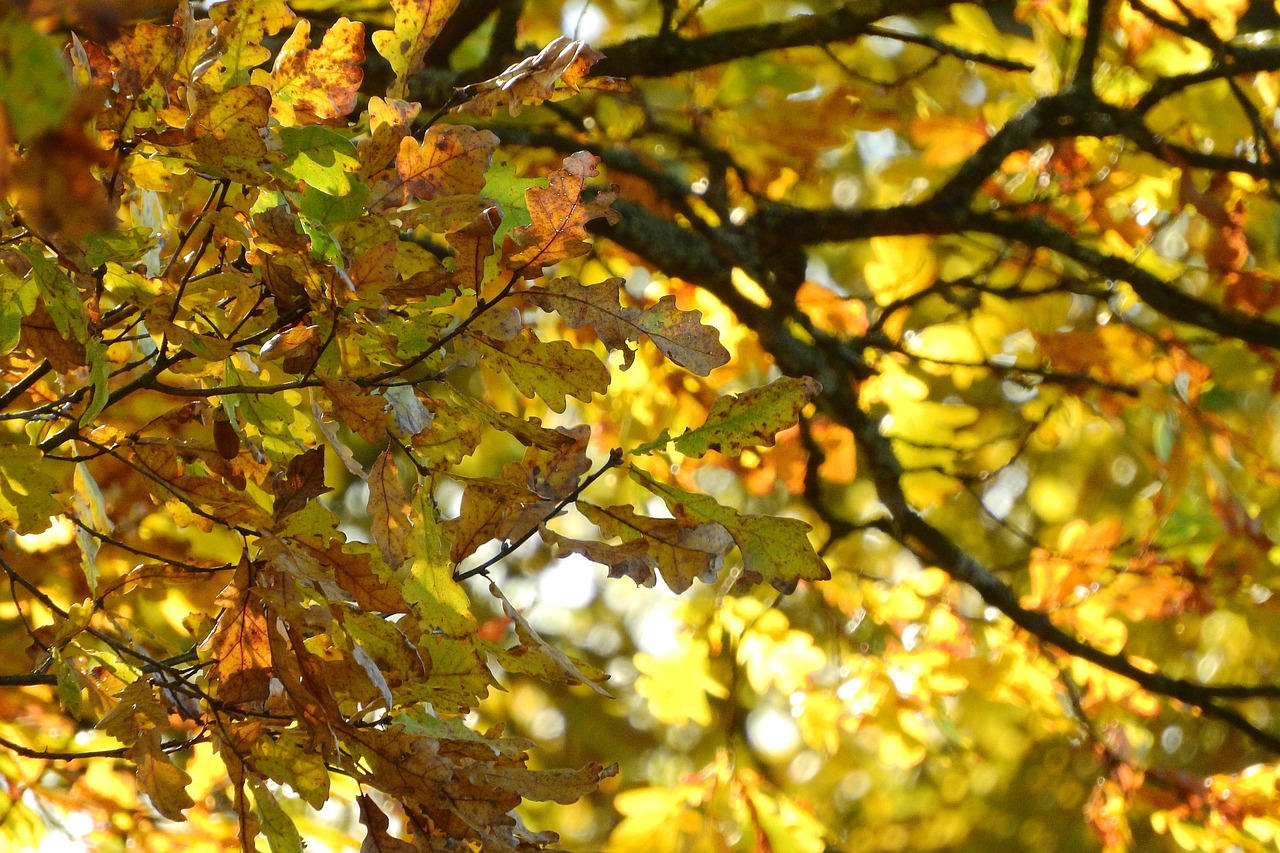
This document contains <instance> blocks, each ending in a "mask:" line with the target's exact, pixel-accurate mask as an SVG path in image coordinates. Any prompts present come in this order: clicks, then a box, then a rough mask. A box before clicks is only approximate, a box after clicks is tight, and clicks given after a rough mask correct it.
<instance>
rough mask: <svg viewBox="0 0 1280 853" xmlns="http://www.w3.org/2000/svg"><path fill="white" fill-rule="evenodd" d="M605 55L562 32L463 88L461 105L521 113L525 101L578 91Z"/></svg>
mask: <svg viewBox="0 0 1280 853" xmlns="http://www.w3.org/2000/svg"><path fill="white" fill-rule="evenodd" d="M603 58H604V54H602V53H600V52H599V51H597V50H595V49H594V48H592V47H590V46H589V45H588V44H587V43H586V42H582V41H578V40H576V39H570V38H566V37H565V36H560V37H559V38H556V39H554V40H553V41H552V42H551V43H550V44H548V45H547V46H546V47H544V48H543V49H542V50H541V51H539V52H538V53H537V54H536V55H534V56H529V57H526V58H524V59H522V60H520V61H519V62H517V63H516V64H515V65H512V66H511V67H510V68H508V69H507V70H506V71H503V72H502V73H501V74H499V75H498V76H497V77H493V78H490V79H488V80H484V81H482V82H480V83H473V84H472V85H470V86H468V87H467V88H466V89H464V90H462V92H463V94H464V95H465V96H466V97H467V99H466V100H465V101H463V102H462V104H461V105H460V106H459V107H458V109H459V110H467V111H469V112H473V113H475V114H476V115H481V116H491V115H493V112H494V110H496V109H497V108H498V107H506V108H507V109H508V110H509V111H510V113H511V115H513V116H516V115H519V114H520V111H521V110H522V109H523V108H524V105H525V104H537V103H542V102H543V101H550V100H559V98H560V97H568V96H570V95H575V94H577V93H578V91H579V88H580V87H581V85H582V83H583V82H584V78H585V77H586V75H587V72H588V71H590V70H591V66H592V65H595V64H596V63H597V62H599V61H600V60H601V59H603Z"/></svg>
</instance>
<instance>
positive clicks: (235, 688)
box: [201, 558, 272, 706]
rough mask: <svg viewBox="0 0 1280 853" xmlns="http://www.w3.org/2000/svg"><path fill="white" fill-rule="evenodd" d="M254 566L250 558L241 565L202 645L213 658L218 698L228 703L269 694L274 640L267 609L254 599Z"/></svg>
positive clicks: (255, 698) (246, 700) (261, 698)
mask: <svg viewBox="0 0 1280 853" xmlns="http://www.w3.org/2000/svg"><path fill="white" fill-rule="evenodd" d="M253 590H254V568H253V566H252V564H251V563H250V562H249V561H248V559H247V558H246V559H242V560H241V562H240V566H239V567H238V568H237V569H236V573H235V575H234V576H233V577H232V579H231V582H230V583H229V584H227V586H226V588H225V589H223V590H222V592H221V593H219V595H218V599H217V603H218V604H220V605H221V606H222V607H223V608H224V609H223V611H222V615H221V616H219V617H218V623H217V626H216V627H215V628H214V630H213V633H211V634H210V635H209V636H208V638H206V639H205V641H204V643H202V644H201V648H202V649H204V650H206V651H207V656H208V658H209V659H211V660H213V661H214V665H213V669H212V670H211V673H210V675H211V680H213V681H215V682H216V683H217V693H216V695H217V698H218V701H219V702H222V703H224V704H225V705H228V706H236V705H242V704H245V703H249V702H260V701H262V700H264V699H266V698H267V696H268V695H269V694H270V682H271V677H272V665H271V643H270V639H269V637H268V632H269V631H270V630H271V629H270V626H269V625H268V624H267V617H266V612H265V610H264V609H263V605H262V602H260V601H258V600H257V599H255V597H254V595H253Z"/></svg>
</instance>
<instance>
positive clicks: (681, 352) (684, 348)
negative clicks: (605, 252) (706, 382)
mask: <svg viewBox="0 0 1280 853" xmlns="http://www.w3.org/2000/svg"><path fill="white" fill-rule="evenodd" d="M622 282H623V280H622V279H620V278H610V279H606V280H605V281H602V282H600V283H599V284H594V285H583V284H581V283H579V282H578V280H577V279H575V278H573V277H572V276H566V277H564V278H555V279H552V280H551V281H549V282H547V283H546V284H545V285H537V286H534V287H530V288H529V290H528V291H526V292H525V295H526V296H527V297H528V298H529V300H530V301H532V302H533V303H534V304H535V305H537V306H538V307H539V308H541V309H543V310H544V311H555V312H556V313H558V314H559V315H560V316H561V317H563V318H564V321H565V323H567V324H568V325H569V327H570V328H573V329H579V328H582V327H583V326H588V325H589V326H591V327H592V328H593V329H595V332H596V335H598V336H599V338H600V342H601V343H603V344H604V345H605V346H606V347H608V348H609V349H611V350H621V351H622V359H623V362H622V367H623V369H624V370H625V369H627V368H628V367H630V366H631V363H632V361H633V360H634V358H635V352H634V351H633V350H632V349H631V347H629V346H628V345H627V344H628V342H629V341H638V340H639V339H640V336H641V335H648V336H649V339H650V340H652V341H653V343H654V345H655V346H657V347H658V349H659V350H661V352H662V354H663V355H664V356H666V357H667V358H669V359H671V360H672V361H673V362H675V363H676V364H678V365H680V366H681V367H684V368H686V369H688V370H691V371H693V372H694V373H697V374H698V375H700V376H706V375H707V374H708V373H710V372H711V371H712V370H714V369H715V368H717V367H720V366H722V365H724V364H726V363H728V361H729V351H728V350H726V349H725V348H724V346H723V345H722V344H721V343H720V336H719V333H718V332H717V331H716V330H715V329H713V328H711V327H710V326H704V325H702V324H701V322H700V320H701V319H702V314H701V312H699V311H681V310H680V309H679V308H677V307H676V303H675V297H674V296H664V297H663V298H662V299H660V300H659V301H658V303H657V304H656V305H654V306H652V307H650V308H645V309H640V308H636V307H634V306H629V305H626V306H624V305H622V304H621V301H620V300H621V287H622Z"/></svg>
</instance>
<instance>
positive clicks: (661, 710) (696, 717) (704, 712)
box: [636, 640, 728, 726]
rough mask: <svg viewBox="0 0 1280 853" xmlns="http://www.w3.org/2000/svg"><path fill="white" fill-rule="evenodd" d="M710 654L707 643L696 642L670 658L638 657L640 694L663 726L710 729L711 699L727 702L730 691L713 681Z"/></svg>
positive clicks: (690, 642) (687, 644)
mask: <svg viewBox="0 0 1280 853" xmlns="http://www.w3.org/2000/svg"><path fill="white" fill-rule="evenodd" d="M709 652H710V650H709V648H708V646H707V644H706V642H705V641H703V640H692V641H689V642H686V643H683V644H681V647H680V649H679V650H678V651H677V652H675V653H674V654H672V655H669V656H667V657H663V658H656V657H653V656H652V655H647V654H639V655H636V668H637V669H639V670H640V677H639V678H638V679H636V692H637V693H639V694H640V695H641V696H643V697H644V698H645V699H647V700H648V701H649V713H651V714H653V716H654V717H656V718H657V719H658V720H659V721H660V722H663V723H671V724H678V723H687V722H690V721H692V722H695V723H698V724H700V725H704V726H706V725H710V723H711V705H710V703H708V701H707V695H708V694H710V695H712V696H715V697H717V698H723V697H725V696H727V695H728V691H727V690H726V689H725V688H724V686H723V685H722V684H720V683H719V682H718V681H716V680H715V679H714V678H712V677H711V672H710V669H709V666H708V664H709V662H710V661H709V657H708V655H709Z"/></svg>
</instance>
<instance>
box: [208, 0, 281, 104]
mask: <svg viewBox="0 0 1280 853" xmlns="http://www.w3.org/2000/svg"><path fill="white" fill-rule="evenodd" d="M295 18H296V16H295V15H294V14H293V12H292V11H291V10H290V9H289V6H288V5H287V4H286V3H285V0H228V2H226V3H218V4H216V5H214V6H212V7H210V9H209V19H210V20H211V21H213V22H214V23H215V24H216V25H217V27H218V38H219V41H221V43H222V45H223V53H222V55H221V56H220V57H218V59H217V60H216V61H215V62H213V63H212V65H211V66H210V67H209V69H208V70H207V71H206V72H205V73H204V75H202V76H201V77H200V82H201V83H203V84H205V85H207V86H212V87H214V88H216V89H226V88H228V87H231V86H239V85H243V84H245V83H248V82H249V75H250V71H252V69H254V68H257V67H258V66H259V65H261V64H262V63H264V62H266V61H267V60H268V59H270V58H271V49H270V48H268V47H267V46H266V45H264V44H263V40H264V39H265V38H266V37H267V36H274V35H275V34H276V33H278V32H280V30H282V29H284V28H285V27H286V26H288V25H289V24H291V23H293V21H294V20H295Z"/></svg>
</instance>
